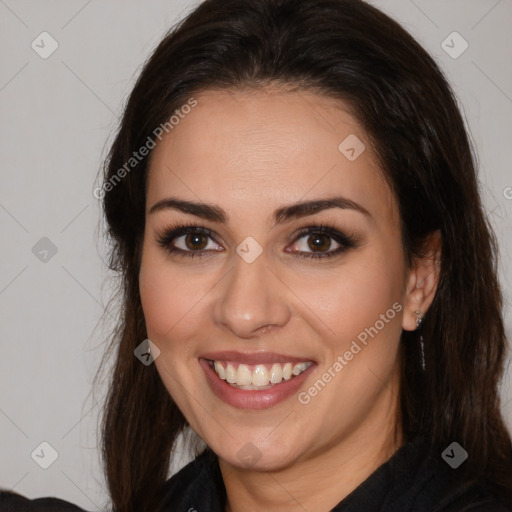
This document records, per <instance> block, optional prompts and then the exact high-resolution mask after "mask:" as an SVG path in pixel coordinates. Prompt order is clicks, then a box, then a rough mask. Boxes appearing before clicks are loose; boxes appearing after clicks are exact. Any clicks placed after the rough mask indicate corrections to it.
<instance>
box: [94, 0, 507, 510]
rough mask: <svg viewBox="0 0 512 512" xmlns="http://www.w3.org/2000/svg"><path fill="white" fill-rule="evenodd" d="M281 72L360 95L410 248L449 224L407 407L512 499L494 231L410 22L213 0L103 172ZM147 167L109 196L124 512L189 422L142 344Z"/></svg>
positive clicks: (299, 81)
mask: <svg viewBox="0 0 512 512" xmlns="http://www.w3.org/2000/svg"><path fill="white" fill-rule="evenodd" d="M269 84H278V85H279V84H281V85H289V86H292V87H296V88H297V89H299V90H314V91H317V92H319V93H320V94H325V95H327V96H330V97H333V98H338V99H340V100H342V101H344V102H346V104H348V105H349V106H350V107H351V108H352V109H353V112H354V115H355V116H356V118H357V119H358V121H359V122H360V123H361V125H362V126H363V127H364V128H365V129H366V131H367V133H368V134H369V136H370V137H371V140H372V143H373V145H374V147H375V150H376V152H377V154H378V155H379V157H380V162H381V166H382V171H383V174H384V176H385V178H386V180H387V181H388V183H389V184H390V186H391V188H392V190H393V192H394V194H395V197H396V199H397V202H398V205H399V210H400V215H401V225H402V226H401V227H402V238H403V247H404V252H405V254H406V255H407V261H408V262H409V263H410V262H411V261H412V258H413V256H414V255H418V254H421V248H422V243H423V242H424V240H425V238H426V236H427V235H428V234H429V233H432V232H433V231H435V230H440V232H441V235H442V260H441V274H440V280H439V284H438V289H437V293H436V295H435V298H434V301H433V303H432V305H431V307H430V309H429V311H428V312H427V314H426V317H425V322H424V327H423V336H424V342H425V359H426V368H427V371H426V372H421V371H420V370H419V365H418V348H417V347H418V343H417V333H415V332H403V334H402V340H401V341H402V350H403V357H404V363H405V364H404V365H403V372H402V386H401V402H400V404H401V406H400V409H401V411H400V413H401V418H400V421H401V424H402V427H403V430H404V435H405V438H406V440H409V439H412V438H413V437H414V436H416V435H418V434H419V435H423V436H424V437H425V438H426V439H427V440H428V441H429V443H430V447H431V451H432V453H433V454H435V455H436V456H439V454H440V453H441V452H442V451H443V450H444V448H446V447H447V446H448V445H449V444H450V443H451V442H452V441H457V442H458V443H459V444H461V445H462V446H463V447H464V448H465V450H466V451H467V452H468V453H469V458H468V460H467V461H466V462H465V463H464V464H463V465H462V466H461V468H460V471H459V470H458V473H457V475H458V478H459V479H460V481H461V482H470V481H476V482H480V483H481V484H483V485H486V486H487V487H489V488H490V489H491V490H492V491H493V492H494V493H495V494H496V495H497V496H499V497H500V498H501V499H502V500H503V501H506V502H508V503H510V502H512V470H511V468H512V446H511V439H510V435H509V433H508V431H507V429H506V426H505V424H504V421H503V419H502V416H501V412H500V400H499V394H498V384H499V381H500V379H501V376H502V371H503V362H504V357H505V351H506V346H507V344H506V338H505V334H504V327H503V321H502V316H501V308H502V296H501V292H500V287H499V284H498V281H497V275H496V268H497V262H496V258H497V250H496V242H495V238H494V235H493V232H492V229H491V227H490V226H489V224H488V222H487V220H486V216H485V214H484V212H483V208H482V204H481V200H480V197H479V192H478V186H477V177H476V169H475V167H476V166H475V158H474V156H473V153H472V149H471V146H470V143H469V140H468V135H467V133H466V130H465V127H464V122H463V119H462V117H461V115H460V112H459V110H458V108H457V103H456V100H455V98H454V95H453V93H452V91H451V88H450V86H449V85H448V83H447V81H446V79H445V78H444V76H443V74H442V72H441V71H440V70H439V68H438V66H437V65H436V63H435V62H434V60H433V59H432V58H431V57H430V56H429V55H428V54H427V53H426V52H425V50H424V49H423V48H422V47H421V46H420V45H419V44H418V43H417V42H416V41H415V40H414V39H413V38H412V37H411V36H410V35H409V34H408V33H407V32H406V31H405V30H404V29H403V28H401V27H400V25H399V24H398V23H396V22H395V21H393V20H392V19H390V18H389V17H388V16H386V15H384V14H383V13H382V12H380V11H379V10H377V9H376V8H374V7H372V6H370V5H369V4H367V3H365V2H363V1H361V0H206V1H205V2H203V3H202V4H200V5H199V6H198V7H197V8H196V9H195V10H194V11H193V12H192V13H191V14H190V15H188V16H187V17H186V18H185V19H184V20H183V21H182V22H181V23H180V24H178V25H177V26H176V27H175V28H174V29H172V30H171V31H170V32H169V33H168V34H167V35H166V36H165V38H164V39H163V40H162V41H161V43H160V44H159V45H158V47H157V48H156V50H155V51H154V52H153V54H152V55H151V57H150V58H149V59H148V61H147V62H146V64H145V65H144V68H143V70H142V73H141V74H140V76H139V78H138V80H137V83H136V84H135V87H134V89H133V91H132V93H131V95H130V97H129V100H128V102H127V104H126V107H125V110H124V115H123V118H122V121H121V125H120V128H119V131H118V133H117V135H116V138H115V141H114V143H113V145H112V147H111V150H110V153H109V155H108V158H107V160H106V163H105V169H104V176H103V179H104V183H107V182H110V183H114V182H113V181H112V180H113V179H114V177H115V175H116V174H117V176H118V177H119V173H118V171H119V169H121V168H123V166H125V165H126V162H128V161H129V159H130V158H131V157H132V153H133V152H134V151H136V150H137V149H138V148H140V147H142V146H143V145H145V144H146V141H147V140H148V137H154V135H152V134H154V131H155V129H156V128H157V127H158V126H159V125H160V124H161V123H165V122H166V121H167V120H168V119H169V117H170V116H171V115H172V114H173V112H175V111H176V109H179V108H180V106H182V105H184V104H186V103H187V101H188V100H189V99H190V98H191V97H192V96H193V95H194V94H197V93H199V92H200V91H202V90H206V89H211V88H217V89H237V88H242V87H246V86H249V87H264V86H265V85H269ZM125 168H126V167H125ZM147 169H148V158H146V159H144V160H142V161H141V162H139V163H138V164H137V166H136V167H135V168H134V169H133V170H130V172H127V173H123V174H126V175H125V176H123V177H122V179H120V180H119V179H118V180H117V181H116V182H115V184H114V185H113V186H111V187H109V189H108V190H107V189H105V195H104V198H103V207H104V211H105V216H106V221H107V224H108V230H107V234H108V236H109V239H110V241H111V244H112V246H111V258H110V267H111V269H113V270H115V271H116V272H118V275H119V282H120V291H121V293H122V305H121V309H122V312H121V318H120V319H119V326H118V329H117V330H116V332H115V333H114V335H113V337H112V340H111V347H110V349H111V350H115V351H116V361H115V364H114V368H113V372H112V374H111V385H110V388H109V393H108V397H107V400H106V403H105V409H104V417H103V425H102V427H103V428H102V434H103V456H104V463H105V470H106V476H107V480H108V485H109V490H110V494H111V498H112V500H113V505H114V508H115V510H117V511H119V512H129V511H134V512H135V511H137V512H141V511H146V510H148V511H149V510H157V503H158V500H159V498H160V497H159V489H160V487H161V485H162V483H163V482H164V481H165V480H166V478H167V473H168V468H169V463H170V458H171V454H172V448H173V446H174V443H175V441H176V438H177V436H178V434H179V433H180V432H181V431H182V430H183V429H184V427H186V425H187V423H186V420H185V418H184V417H183V415H182V414H181V412H180V411H179V409H178V408H177V406H176V405H175V403H174V402H173V400H172V398H171V397H170V396H169V393H168V392H167V391H166V389H165V387H164V386H163V384H162V382H161V379H160V377H159V375H158V373H157V370H156V368H155V365H154V364H153V365H150V366H144V365H143V364H141V363H140V361H139V360H138V359H137V358H136V357H134V354H133V352H134V349H135V348H136V347H137V345H139V344H140V343H141V342H142V340H144V339H145V338H147V333H146V328H145V323H144V316H143V311H142V307H141V300H140V296H139V288H138V275H139V265H140V258H141V247H142V241H143V233H144V223H145V213H144V212H145V192H146V178H147Z"/></svg>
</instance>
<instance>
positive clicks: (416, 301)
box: [402, 230, 442, 331]
mask: <svg viewBox="0 0 512 512" xmlns="http://www.w3.org/2000/svg"><path fill="white" fill-rule="evenodd" d="M441 245H442V240H441V232H440V231H439V230H437V231H434V232H433V233H431V234H430V235H429V236H428V237H427V239H426V241H425V245H424V252H423V254H424V255H423V256H421V257H415V258H414V260H413V262H412V266H411V269H410V270H409V274H408V277H407V285H406V290H405V297H404V299H403V301H404V302H403V304H404V315H403V318H402V328H403V329H404V330H405V331H414V330H416V318H417V315H416V311H419V312H420V313H421V316H424V315H425V313H426V312H427V310H428V308H429V307H430V304H431V303H432V301H433V300H434V296H435V294H436V290H437V284H438V282H439V276H440V272H441Z"/></svg>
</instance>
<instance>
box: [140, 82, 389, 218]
mask: <svg viewBox="0 0 512 512" xmlns="http://www.w3.org/2000/svg"><path fill="white" fill-rule="evenodd" d="M194 98H195V100H196V101H197V106H195V107H194V108H193V109H191V110H190V112H189V113H188V114H186V115H183V116H182V117H181V119H180V122H179V123H178V124H177V125H175V126H174V127H173V129H172V130H171V131H170V132H169V133H168V134H167V135H165V136H164V137H163V138H162V141H161V142H159V143H158V144H157V146H156V148H155V149H154V150H153V153H152V156H151V161H150V167H149V177H148V192H147V204H148V207H150V206H151V204H153V203H154V202H156V201H158V200H160V199H162V198H164V197H165V196H166V195H170V196H171V195H172V196H180V197H181V198H183V199H187V200H193V201H196V200H198V199H200V200H201V201H205V202H215V203H219V202H224V203H226V205H227V206H226V207H227V208H229V206H232V207H236V208H245V209H247V210H249V209H250V208H253V209H254V208H256V210H254V211H260V210H261V209H262V208H263V207H266V206H269V207H270V206H271V205H273V206H277V205H281V204H283V203H291V202H296V201H299V200H305V199H313V198H318V197H323V196H326V195H330V196H332V195H334V194H340V195H343V196H346V197H348V198H349V199H352V200H354V201H357V202H360V203H361V204H363V205H364V206H365V207H366V208H367V209H368V210H373V211H374V214H375V215H386V217H387V218H388V219H389V220H396V219H395V217H396V215H397V211H396V204H395V201H394V199H393V197H392V194H391V192H390V190H389V187H388V186H387V184H386V182H385V180H384V178H383V174H382V171H381V169H380V167H379V163H378V158H377V155H376V154H375V152H374V150H373V148H372V145H371V142H370V139H369V137H368V136H367V134H366V133H365V131H364V130H363V128H362V126H361V125H360V124H359V123H358V122H357V121H356V119H355V118H354V117H353V116H352V115H351V113H350V111H349V108H348V106H347V105H345V104H344V103H342V102H341V101H339V100H336V99H333V98H329V97H326V96H324V95H320V94H317V93H314V92H311V91H300V92H298V91H295V92H290V91H286V90H282V89H276V88H266V89H257V90H255V89H246V90H233V91H232V90H226V91H225V90H223V91H216V90H211V91H205V92H202V93H200V94H197V95H195V96H194ZM187 110H188V109H187ZM354 157H355V158H354Z"/></svg>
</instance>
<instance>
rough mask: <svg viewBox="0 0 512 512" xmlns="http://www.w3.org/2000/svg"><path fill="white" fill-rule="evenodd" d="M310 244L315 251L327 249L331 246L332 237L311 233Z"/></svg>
mask: <svg viewBox="0 0 512 512" xmlns="http://www.w3.org/2000/svg"><path fill="white" fill-rule="evenodd" d="M308 246H309V248H310V249H311V250H312V251H314V252H318V251H319V252H323V251H327V250H329V249H330V247H331V241H330V237H328V236H327V235H323V234H319V235H310V236H309V237H308Z"/></svg>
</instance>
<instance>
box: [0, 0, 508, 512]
mask: <svg viewBox="0 0 512 512" xmlns="http://www.w3.org/2000/svg"><path fill="white" fill-rule="evenodd" d="M372 3H373V4H374V5H376V6H377V7H380V8H381V9H382V10H384V11H385V12H387V13H388V14H390V15H391V16H392V17H394V18H395V19H397V20H398V21H399V22H401V23H402V25H403V26H404V27H405V28H406V29H407V30H409V31H410V32H411V33H412V34H413V35H414V36H415V37H416V38H417V39H418V40H419V41H420V42H421V43H422V44H423V45H424V47H425V48H426V49H427V50H428V51H429V52H430V53H431V54H432V55H433V56H434V58H435V59H436V60H437V62H438V63H439V65H440V66H441V68H442V69H443V70H444V72H445V73H446V75H447V77H448V79H449V80H450V81H451V83H452V85H453V87H454V89H455V91H456V94H457V96H458V99H459V101H460V104H461V108H462V109H463V112H464V116H465V118H466V119H467V123H468V127H469V130H470V132H471V136H472V138H473V140H474V144H475V146H476V149H477V152H478V157H479V161H480V171H481V172H480V176H479V179H480V183H481V190H482V194H483V198H484V201H485V205H486V209H487V212H488V216H489V219H490V221H491V223H492V224H493V226H494V227H495V230H496V232H497V235H498V238H499V241H500V247H501V263H500V276H501V281H502V284H503V287H504V292H505V298H506V309H505V318H506V325H507V332H508V335H509V338H510V337H511V334H512V315H511V308H510V297H511V290H512V267H511V264H510V261H511V258H510V256H511V253H512V223H511V220H510V219H511V214H512V188H511V187H512V172H511V169H512V165H511V164H512V138H511V135H512V66H511V55H512V32H511V31H510V27H511V26H512V1H511V0H450V1H446V0H373V1H372ZM195 4H196V2H190V1H176V0H150V1H142V0H138V1H137V0H104V1H99V0H89V1H87V0H32V1H29V0H0V55H1V68H0V115H1V121H2V122H1V128H0V156H1V174H0V179H1V181H0V183H1V184H0V227H1V248H2V250H1V254H0V258H1V259H0V262H1V264H0V315H1V323H0V326H1V338H0V340H1V341H0V343H1V356H0V434H1V435H0V460H1V463H0V487H4V488H8V489H14V490H15V491H17V492H19V493H21V494H24V495H26V496H28V497H31V498H35V497H39V496H48V495H55V496H59V497H61V498H64V499H67V500H69V501H72V502H75V503H77V504H78V505H80V506H81V507H83V508H85V509H87V510H91V511H92V510H100V509H101V508H103V507H104V506H105V504H106V503H108V498H107V493H106V490H105V481H104V478H103V474H102V470H101V466H100V457H99V451H98V449H97V441H98V439H97V436H96V431H97V418H98V411H99V407H98V404H97V402H96V401H95V400H96V399H98V398H101V396H102V394H103V392H104V389H102V387H101V384H100V386H99V387H98V388H97V390H96V393H95V395H91V389H92V388H91V386H92V379H93V377H94V375H95V372H96V369H97V366H98V364H99V362H100V360H101V358H102V356H103V349H104V343H105V334H106V332H108V327H109V321H110V322H113V317H108V320H107V322H106V327H105V326H98V321H99V320H100V318H101V315H102V314H103V311H104V307H105V305H106V304H107V302H108V300H109V298H110V294H111V285H110V283H109V281H108V276H109V274H108V272H107V270H106V265H105V262H106V255H105V251H104V244H103V242H102V240H101V238H100V239H99V240H98V236H99V232H98V218H99V214H100V210H99V202H98V200H97V199H96V198H95V197H94V196H93V189H94V188H95V187H96V186H97V183H96V182H95V180H96V175H97V172H98V169H99V168H100V165H101V162H102V160H103V159H104V157H105V155H106V151H107V149H108V144H109V143H110V142H111V141H112V138H113V133H114V131H115V129H116V127H117V123H118V118H119V117H120V115H121V113H122V106H123V104H124V101H125V100H126V97H127V95H128V94H129V92H130V90H131V87H132V86H133V83H134V79H135V78H136V76H137V74H138V72H139V71H140V68H141V65H142V63H143V62H144V60H145V59H146V58H147V57H148V55H149V53H150V52H151V50H152V49H153V48H154V47H155V45H156V44H157V42H158V41H159V40H160V38H161V37H162V36H163V34H164V33H165V32H166V31H167V30H168V29H169V28H170V27H171V26H172V25H173V24H174V23H175V22H176V21H177V20H178V19H180V18H181V17H182V16H183V15H184V14H185V13H186V12H188V11H189V10H191V8H192V6H193V5H195ZM43 32H47V34H46V35H41V33H43ZM453 32H457V33H458V34H455V35H454V34H453ZM41 39H43V41H44V42H43V43H41ZM443 41H445V43H443ZM33 42H34V43H33ZM466 44H467V45H468V47H467V49H466V50H465V51H464V52H463V53H461V54H460V55H459V53H460V52H461V51H462V50H463V49H464V48H465V46H466ZM52 45H53V46H52ZM55 45H58V47H57V48H56V50H55V51H54V52H53V53H52V54H51V55H49V56H47V55H45V52H49V51H51V50H52V49H53V48H54V47H55ZM445 50H446V51H445ZM43 56H46V58H43ZM474 318H475V321H476V322H477V321H478V311H475V312H474ZM502 396H503V411H504V414H505V416H506V418H507V422H508V425H509V427H510V428H512V377H511V374H510V371H509V370H507V377H506V379H505V381H504V383H503V388H502ZM42 442H46V443H49V445H50V446H51V447H52V448H51V449H50V448H48V446H47V445H41V443H42ZM52 449H53V450H55V452H56V454H57V458H56V460H55V462H54V463H53V464H52V465H51V466H50V467H49V468H48V469H43V468H41V467H40V465H39V464H38V461H39V462H40V460H39V459H38V458H37V454H41V453H42V452H41V450H43V452H44V450H46V451H45V452H44V453H45V454H46V455H47V456H52V454H53V452H52V451H51V450H52ZM141 449H144V448H143V447H141ZM187 460H188V459H187V455H186V454H185V455H184V456H183V458H182V459H180V461H179V464H178V465H177V466H175V467H173V468H171V470H170V471H175V470H176V469H177V467H178V466H179V465H180V464H183V463H184V462H186V461H187Z"/></svg>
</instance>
